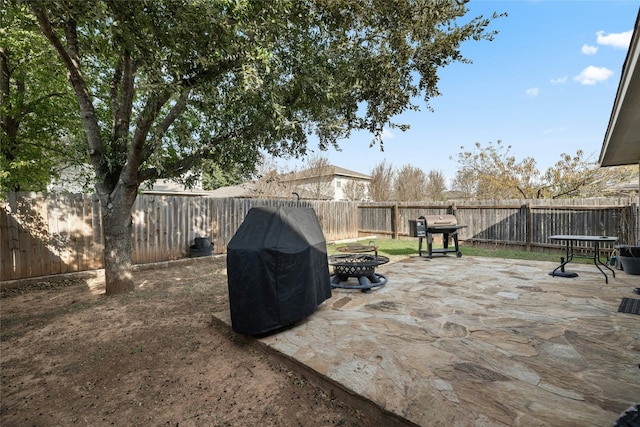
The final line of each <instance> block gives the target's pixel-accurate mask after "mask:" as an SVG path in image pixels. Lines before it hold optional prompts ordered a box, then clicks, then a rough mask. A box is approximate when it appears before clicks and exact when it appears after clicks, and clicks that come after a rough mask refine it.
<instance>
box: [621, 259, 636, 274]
mask: <svg viewBox="0 0 640 427" xmlns="http://www.w3.org/2000/svg"><path fill="white" fill-rule="evenodd" d="M619 258H620V263H621V264H622V270H623V271H624V272H625V273H626V274H631V275H634V276H635V275H640V258H638V257H631V256H620V257H619Z"/></svg>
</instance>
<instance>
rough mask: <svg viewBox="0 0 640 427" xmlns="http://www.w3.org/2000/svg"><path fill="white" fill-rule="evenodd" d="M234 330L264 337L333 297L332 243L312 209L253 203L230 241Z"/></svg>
mask: <svg viewBox="0 0 640 427" xmlns="http://www.w3.org/2000/svg"><path fill="white" fill-rule="evenodd" d="M227 279H228V287H229V307H230V310H231V324H232V327H233V330H234V331H236V332H240V333H243V334H247V335H262V334H266V333H271V332H274V331H277V330H279V329H281V328H284V327H287V326H290V325H292V324H294V323H295V322H297V321H299V320H302V319H304V318H306V317H307V316H309V315H311V314H312V313H313V312H315V311H316V308H317V307H318V306H319V305H320V304H321V303H322V302H323V301H325V300H326V299H328V298H330V297H331V285H330V283H329V280H330V279H329V265H328V263H327V245H326V242H325V239H324V235H323V233H322V228H321V227H320V223H319V222H318V218H317V216H316V214H315V212H314V210H313V209H311V208H301V207H285V206H281V207H254V208H251V209H250V210H249V212H248V213H247V216H246V217H245V219H244V221H243V222H242V224H241V225H240V227H239V228H238V231H236V233H235V235H234V236H233V238H232V239H231V241H230V242H229V244H228V245H227Z"/></svg>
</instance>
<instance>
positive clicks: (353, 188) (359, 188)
mask: <svg viewBox="0 0 640 427" xmlns="http://www.w3.org/2000/svg"><path fill="white" fill-rule="evenodd" d="M342 192H343V193H344V196H345V197H346V198H347V200H351V201H354V202H362V201H365V200H367V184H365V183H364V182H360V181H355V180H350V181H347V182H346V183H345V184H344V185H343V188H342Z"/></svg>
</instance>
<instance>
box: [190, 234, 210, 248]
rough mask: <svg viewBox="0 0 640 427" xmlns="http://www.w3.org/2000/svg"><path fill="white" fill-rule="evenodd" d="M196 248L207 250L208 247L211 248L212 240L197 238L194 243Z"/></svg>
mask: <svg viewBox="0 0 640 427" xmlns="http://www.w3.org/2000/svg"><path fill="white" fill-rule="evenodd" d="M194 243H195V245H193V246H195V247H196V248H199V249H207V248H208V247H210V246H211V239H209V238H208V237H196V238H195V241H194Z"/></svg>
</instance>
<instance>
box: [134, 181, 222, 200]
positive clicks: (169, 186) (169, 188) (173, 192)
mask: <svg viewBox="0 0 640 427" xmlns="http://www.w3.org/2000/svg"><path fill="white" fill-rule="evenodd" d="M140 191H141V192H142V193H143V194H158V195H166V196H209V195H210V194H211V191H207V190H203V189H202V186H199V185H198V184H196V185H195V187H194V188H186V187H185V186H184V185H182V184H178V183H177V182H173V181H169V180H168V179H158V180H157V181H156V182H154V183H153V185H150V184H149V183H148V182H145V183H143V184H142V185H141V186H140Z"/></svg>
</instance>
